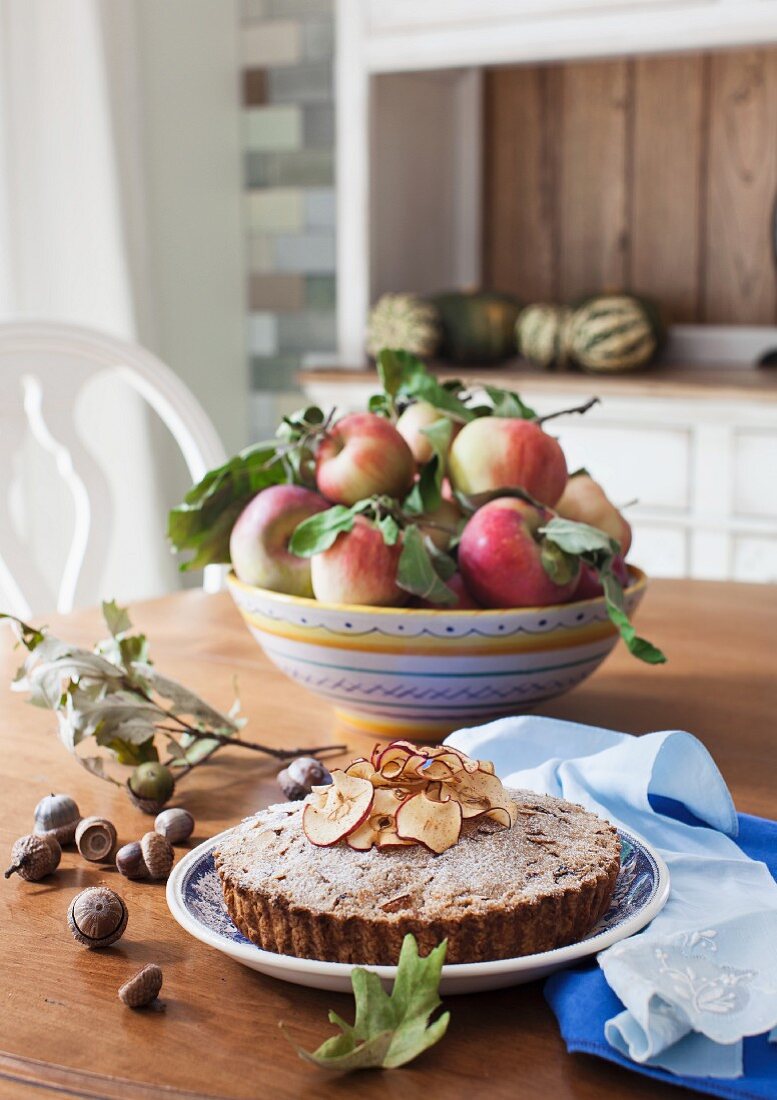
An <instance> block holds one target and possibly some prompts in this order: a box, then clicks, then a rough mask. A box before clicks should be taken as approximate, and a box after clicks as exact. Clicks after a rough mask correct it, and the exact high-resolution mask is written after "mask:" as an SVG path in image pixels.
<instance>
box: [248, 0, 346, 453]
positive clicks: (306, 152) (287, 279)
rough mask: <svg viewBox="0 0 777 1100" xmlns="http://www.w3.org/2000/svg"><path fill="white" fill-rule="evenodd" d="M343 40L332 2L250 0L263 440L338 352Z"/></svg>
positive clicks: (255, 354) (254, 302)
mask: <svg viewBox="0 0 777 1100" xmlns="http://www.w3.org/2000/svg"><path fill="white" fill-rule="evenodd" d="M333 39H334V26H333V2H332V0H243V4H242V24H241V49H242V61H243V102H244V140H245V172H246V211H245V223H246V231H247V233H248V235H249V237H248V249H247V252H248V262H249V272H248V280H249V287H248V301H249V310H250V314H249V320H248V333H247V339H248V351H249V355H250V358H251V378H252V385H253V391H254V402H253V405H254V408H255V410H256V412H255V414H254V417H253V419H254V427H255V430H256V431H257V432H258V433H259V434H266V427H267V426H269V425H270V422H271V421H272V419H273V418H274V417H275V415H276V412H275V409H276V408H277V405H278V401H277V398H278V396H279V395H280V394H283V393H285V392H288V391H290V390H292V389H293V386H294V375H295V372H296V371H297V370H298V369H299V367H300V366H301V365H302V362H303V358H304V356H305V355H308V354H311V353H313V354H315V353H331V352H333V351H334V348H335V312H334V309H335V201H334V148H333V146H334V102H333V76H332V58H333V52H334V41H333ZM264 421H267V425H265V423H264Z"/></svg>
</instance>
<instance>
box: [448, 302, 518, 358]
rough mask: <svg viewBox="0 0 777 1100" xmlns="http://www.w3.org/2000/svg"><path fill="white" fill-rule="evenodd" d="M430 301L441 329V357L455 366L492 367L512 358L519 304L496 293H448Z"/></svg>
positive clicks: (514, 349) (514, 348)
mask: <svg viewBox="0 0 777 1100" xmlns="http://www.w3.org/2000/svg"><path fill="white" fill-rule="evenodd" d="M429 301H430V302H431V303H432V304H433V305H434V306H436V307H437V310H438V312H439V315H440V321H441V325H442V345H441V348H440V354H441V355H442V356H443V358H445V359H450V360H451V361H452V362H454V363H494V362H497V361H498V360H500V359H509V358H510V356H511V355H515V352H516V347H515V322H516V320H517V318H518V314H519V313H520V311H521V305H520V302H518V301H517V300H516V299H515V298H512V297H510V295H508V294H498V293H496V292H495V291H494V292H492V291H485V290H481V291H448V292H446V293H444V294H434V295H432V296H431V297H430V298H429Z"/></svg>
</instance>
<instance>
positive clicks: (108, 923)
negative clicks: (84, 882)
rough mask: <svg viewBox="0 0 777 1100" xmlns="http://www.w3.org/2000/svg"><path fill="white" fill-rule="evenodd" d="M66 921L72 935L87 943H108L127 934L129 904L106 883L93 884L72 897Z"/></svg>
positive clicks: (87, 945) (96, 945)
mask: <svg viewBox="0 0 777 1100" xmlns="http://www.w3.org/2000/svg"><path fill="white" fill-rule="evenodd" d="M67 922H68V924H69V925H70V931H71V932H72V933H73V938H74V939H76V940H77V941H78V942H79V943H82V944H83V945H84V947H90V948H94V947H108V946H110V944H112V943H115V942H116V940H118V939H120V938H121V936H122V935H123V934H124V929H125V928H126V927H127V906H126V905H125V904H124V899H123V898H122V897H120V896H119V894H117V893H115V892H114V891H113V890H109V889H108V887H107V886H90V887H89V888H88V889H87V890H82V891H81V893H80V894H76V896H75V897H74V898H73V900H72V901H71V903H70V908H69V909H68V911H67Z"/></svg>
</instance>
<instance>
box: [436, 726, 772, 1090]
mask: <svg viewBox="0 0 777 1100" xmlns="http://www.w3.org/2000/svg"><path fill="white" fill-rule="evenodd" d="M448 743H449V744H451V745H453V746H454V747H455V748H458V749H461V750H462V751H463V752H466V753H468V754H469V755H470V756H474V757H478V758H480V759H486V760H491V761H493V763H494V766H495V769H496V772H497V775H499V776H500V778H501V779H502V780H503V782H505V783H506V784H507V785H508V786H512V787H527V788H529V789H531V790H535V791H542V792H545V793H547V794H551V795H556V796H557V797H563V798H566V799H568V800H569V801H570V802H577V803H579V804H580V805H582V806H585V808H586V809H588V810H592V811H593V812H594V813H597V814H599V815H600V816H602V817H605V818H607V819H608V820H609V821H611V822H613V824H615V825H622V826H623V827H624V828H626V829H627V830H629V831H631V832H633V833H637V834H638V835H639V836H641V837H644V838H645V839H646V840H647V841H648V842H649V843H650V844H652V845H653V847H654V848H656V849H658V851H659V852H660V853H661V855H662V856H663V857H664V859H665V860H666V863H667V865H668V867H669V872H670V875H671V893H670V897H669V901H668V902H667V904H666V906H665V908H664V909H663V910H662V912H661V913H659V915H658V916H657V917H656V918H655V919H654V920H653V922H652V923H651V924H650V925H649V927H648V928H647V929H646V930H645V931H644V932H642V933H640V934H639V935H636V936H632V937H631V938H630V939H628V940H623V941H621V942H620V943H618V944H615V945H613V946H612V947H610V948H607V949H606V950H605V951H602V952H601V953H600V955H599V957H598V962H599V966H600V967H601V969H602V972H603V974H604V976H605V978H606V980H607V983H608V984H609V985H610V987H611V988H612V990H613V991H614V992H615V993H616V994H617V996H618V997H619V999H620V1000H621V1002H622V1003H623V1004H624V1005H625V1009H624V1011H623V1012H621V1013H619V1014H618V1015H617V1016H614V1017H613V1018H612V1019H611V1020H609V1021H608V1022H607V1025H606V1028H605V1034H606V1036H607V1040H608V1042H609V1043H610V1044H611V1045H612V1046H613V1047H614V1048H615V1049H616V1050H618V1051H620V1052H621V1053H622V1054H624V1055H625V1056H627V1057H629V1058H631V1059H633V1060H634V1061H636V1062H639V1063H641V1064H646V1065H653V1066H660V1067H662V1068H664V1069H668V1070H670V1071H671V1072H673V1073H676V1074H683V1075H689V1076H697V1077H704V1076H711V1077H729V1078H733V1077H738V1076H741V1074H742V1072H743V1068H742V1039H743V1037H744V1036H747V1035H760V1034H762V1033H764V1032H767V1031H769V1030H770V1029H771V1028H777V884H775V882H774V880H773V879H772V877H771V875H770V873H769V870H768V868H767V867H766V865H765V864H763V863H757V862H755V861H754V860H751V859H749V858H748V857H747V856H746V855H745V854H744V853H743V852H742V851H741V850H740V849H739V848H738V847H737V845H736V844H735V843H734V841H733V840H732V839H731V838H732V837H734V836H736V834H737V827H738V823H737V816H736V812H735V810H734V804H733V802H732V800H731V795H730V794H729V791H728V788H727V787H726V785H725V783H724V781H723V777H722V776H721V774H720V772H719V771H718V769H717V767H716V765H715V763H714V761H713V759H712V757H711V756H710V754H709V753H708V752H707V750H706V749H705V748H704V746H703V745H702V743H701V742H700V741H698V740H697V739H696V738H695V737H693V736H691V734H689V733H683V732H681V731H676V730H675V731H668V732H663V733H651V734H645V735H643V736H641V737H633V736H631V735H629V734H624V733H615V732H613V731H612V730H604V729H596V728H594V727H592V726H580V725H576V724H575V723H572V722H561V721H557V720H555V719H551V718H538V717H535V716H529V717H524V718H505V719H500V720H499V721H496V722H492V723H491V724H489V725H487V726H479V727H477V728H476V729H470V730H459V731H458V732H457V733H454V734H453V735H452V736H451V737H449V738H448ZM649 796H659V797H663V798H669V799H674V800H676V801H677V802H680V803H682V804H683V805H684V806H685V807H686V809H687V810H688V811H690V813H691V814H693V815H694V816H695V817H696V818H698V819H700V821H702V822H704V823H706V825H705V826H702V825H699V826H694V825H690V824H685V823H684V822H682V821H678V820H675V819H674V818H671V817H668V816H665V815H663V814H661V813H658V812H656V810H654V809H653V807H652V806H651V804H650V800H649ZM706 826H708V827H706ZM774 1037H775V1036H774V1035H773V1036H772V1038H774Z"/></svg>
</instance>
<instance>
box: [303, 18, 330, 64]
mask: <svg viewBox="0 0 777 1100" xmlns="http://www.w3.org/2000/svg"><path fill="white" fill-rule="evenodd" d="M301 30H302V56H303V57H304V58H305V60H306V61H328V60H329V59H330V58H332V57H333V56H334V52H335V28H334V23H333V21H332V20H331V19H310V20H307V21H306V22H304V23H303V24H302V26H301Z"/></svg>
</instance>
